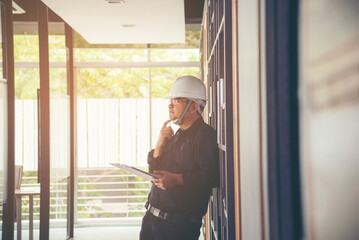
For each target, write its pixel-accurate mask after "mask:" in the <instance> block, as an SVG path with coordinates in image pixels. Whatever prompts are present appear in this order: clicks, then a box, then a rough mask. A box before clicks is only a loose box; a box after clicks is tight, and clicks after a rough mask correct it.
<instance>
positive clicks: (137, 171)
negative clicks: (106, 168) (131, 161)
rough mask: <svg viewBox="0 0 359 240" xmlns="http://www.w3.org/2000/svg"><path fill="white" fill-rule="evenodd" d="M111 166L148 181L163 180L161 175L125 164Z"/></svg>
mask: <svg viewBox="0 0 359 240" xmlns="http://www.w3.org/2000/svg"><path fill="white" fill-rule="evenodd" d="M110 164H111V165H113V166H115V167H118V168H121V169H123V170H126V171H127V172H130V173H133V174H135V175H137V176H139V177H142V178H144V179H146V180H149V181H152V179H153V178H161V175H156V174H153V173H149V172H145V171H142V170H140V169H138V168H135V167H131V166H127V165H125V164H119V163H110Z"/></svg>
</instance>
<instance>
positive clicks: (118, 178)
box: [77, 68, 150, 224]
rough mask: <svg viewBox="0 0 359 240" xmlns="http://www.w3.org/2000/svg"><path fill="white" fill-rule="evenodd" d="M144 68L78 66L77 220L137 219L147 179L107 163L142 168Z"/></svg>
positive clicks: (145, 116)
mask: <svg viewBox="0 0 359 240" xmlns="http://www.w3.org/2000/svg"><path fill="white" fill-rule="evenodd" d="M148 76H149V71H148V69H145V68H126V69H79V70H78V72H77V80H78V97H79V99H78V105H77V110H78V119H77V121H78V122H77V126H78V149H77V150H78V189H79V190H78V201H77V212H78V220H79V221H81V222H84V221H91V219H94V218H95V219H96V221H99V220H100V221H101V222H106V221H108V223H109V224H110V223H111V224H113V223H114V222H121V221H122V222H123V223H125V224H126V223H128V221H129V220H131V221H132V222H133V221H135V222H136V223H137V224H140V217H142V216H143V214H144V208H143V206H144V203H145V201H146V199H147V194H148V192H149V188H150V182H148V181H146V180H143V179H141V178H138V177H135V176H133V175H131V174H129V173H128V172H124V171H121V170H119V169H117V168H114V167H112V166H111V165H110V164H109V163H111V162H115V163H124V164H128V165H133V166H138V167H140V168H142V169H146V166H147V153H148V150H149V148H150V146H149V139H150V137H149V121H148V119H149V99H148V97H149V82H148Z"/></svg>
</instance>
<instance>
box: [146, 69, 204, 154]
mask: <svg viewBox="0 0 359 240" xmlns="http://www.w3.org/2000/svg"><path fill="white" fill-rule="evenodd" d="M186 75H193V76H196V77H199V75H200V69H199V68H152V69H151V77H152V83H151V87H152V88H151V93H152V126H151V128H152V137H151V138H152V141H151V143H152V146H151V147H152V148H154V147H155V146H156V143H157V139H158V135H159V132H160V130H161V127H162V125H163V123H164V122H165V121H166V120H168V119H169V115H168V100H167V99H164V98H165V97H168V96H169V91H170V89H171V86H172V84H173V82H174V81H175V80H176V79H177V78H178V77H181V76H186ZM172 128H173V130H174V131H177V129H178V127H177V126H176V125H173V126H172Z"/></svg>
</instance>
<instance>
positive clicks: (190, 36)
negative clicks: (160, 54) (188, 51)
mask: <svg viewBox="0 0 359 240" xmlns="http://www.w3.org/2000/svg"><path fill="white" fill-rule="evenodd" d="M200 40H201V32H200V31H186V42H185V43H177V44H151V48H167V49H170V48H196V49H199V47H200Z"/></svg>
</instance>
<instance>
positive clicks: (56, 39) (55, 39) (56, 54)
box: [49, 35, 66, 62]
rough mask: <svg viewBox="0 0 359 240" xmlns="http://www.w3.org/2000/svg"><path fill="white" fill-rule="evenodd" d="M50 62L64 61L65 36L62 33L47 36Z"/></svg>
mask: <svg viewBox="0 0 359 240" xmlns="http://www.w3.org/2000/svg"><path fill="white" fill-rule="evenodd" d="M49 59H50V62H66V47H65V37H64V36H63V35H50V36H49Z"/></svg>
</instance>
